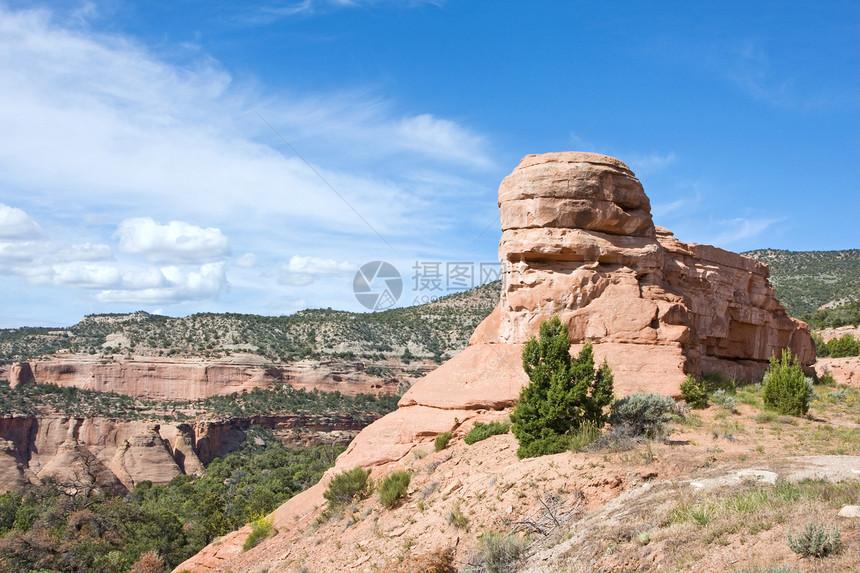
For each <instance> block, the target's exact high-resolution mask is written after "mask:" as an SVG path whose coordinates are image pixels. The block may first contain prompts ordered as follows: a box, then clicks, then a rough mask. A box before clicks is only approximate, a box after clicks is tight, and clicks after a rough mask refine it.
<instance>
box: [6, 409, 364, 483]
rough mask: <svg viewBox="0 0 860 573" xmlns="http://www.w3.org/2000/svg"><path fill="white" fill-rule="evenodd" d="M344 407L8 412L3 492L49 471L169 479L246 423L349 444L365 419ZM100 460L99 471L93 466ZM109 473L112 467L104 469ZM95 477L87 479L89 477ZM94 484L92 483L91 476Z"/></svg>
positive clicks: (231, 439)
mask: <svg viewBox="0 0 860 573" xmlns="http://www.w3.org/2000/svg"><path fill="white" fill-rule="evenodd" d="M365 424H366V422H365V421H364V420H360V419H355V418H352V417H351V416H348V415H345V414H343V415H337V414H334V415H310V414H290V415H268V416H255V417H251V418H234V419H226V420H198V421H194V422H190V423H168V422H164V421H137V420H117V419H113V418H106V417H100V416H98V417H92V418H76V417H68V416H58V415H54V416H41V417H35V416H7V417H2V418H0V492H3V491H6V490H20V489H22V488H23V487H24V486H26V485H27V484H36V483H39V482H40V481H41V480H42V479H45V478H47V477H53V478H55V479H58V480H59V481H67V482H69V483H72V482H76V481H77V482H81V480H83V481H86V479H85V478H86V475H87V474H86V472H87V471H89V472H90V473H91V474H92V475H98V476H99V479H98V482H97V486H98V487H114V486H115V485H116V484H119V483H121V484H122V485H123V486H125V487H126V488H129V489H131V488H132V487H134V485H135V484H137V483H140V482H141V481H144V480H149V481H152V482H153V483H167V482H168V481H170V480H171V479H172V478H173V477H175V476H177V475H179V474H182V473H184V474H193V473H195V472H197V471H198V470H200V469H201V468H202V467H203V465H204V464H208V463H209V462H211V461H212V460H213V459H215V458H216V457H220V456H223V455H225V454H227V453H229V452H231V451H233V450H235V449H236V448H238V447H239V446H240V445H241V444H242V443H243V442H244V441H245V439H246V437H247V434H246V430H247V429H248V427H249V426H251V425H258V426H263V427H266V428H269V429H271V430H272V431H273V434H274V435H275V437H277V438H278V439H279V440H281V442H283V443H284V444H286V445H288V446H300V445H301V446H307V445H316V444H320V443H339V444H346V443H349V442H350V441H351V439H352V438H354V437H355V436H356V434H358V432H359V430H360V429H361V428H362V427H364V425H365ZM95 464H97V465H98V471H97V472H95V473H93V468H95V467H96V465H95ZM108 474H110V475H108ZM91 481H92V480H91ZM91 485H92V484H91Z"/></svg>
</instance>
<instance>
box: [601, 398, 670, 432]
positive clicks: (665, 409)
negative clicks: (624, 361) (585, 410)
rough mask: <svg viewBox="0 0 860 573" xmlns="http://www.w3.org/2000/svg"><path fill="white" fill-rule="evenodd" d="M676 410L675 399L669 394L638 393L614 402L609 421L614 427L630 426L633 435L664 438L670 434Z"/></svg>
mask: <svg viewBox="0 0 860 573" xmlns="http://www.w3.org/2000/svg"><path fill="white" fill-rule="evenodd" d="M674 411H675V401H674V400H673V399H672V398H670V397H669V396H662V395H660V394H642V393H636V394H633V395H632V396H628V397H627V398H622V399H621V400H618V401H617V402H615V403H614V404H612V407H611V408H610V414H609V422H610V423H611V424H612V426H613V428H615V427H626V428H629V430H630V432H629V433H630V434H631V435H633V436H645V437H646V438H649V439H652V440H657V439H663V438H665V437H666V436H668V435H669V422H671V421H672V413H673V412H674Z"/></svg>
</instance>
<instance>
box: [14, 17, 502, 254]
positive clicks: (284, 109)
mask: <svg viewBox="0 0 860 573" xmlns="http://www.w3.org/2000/svg"><path fill="white" fill-rule="evenodd" d="M195 57H198V58H201V59H200V60H199V61H197V62H195V63H194V64H191V65H189V66H186V67H180V66H175V65H171V64H169V63H167V62H165V61H163V60H161V59H159V58H157V57H156V56H154V55H153V54H152V53H150V52H148V51H147V50H146V49H145V48H144V47H142V46H140V45H138V44H135V43H133V42H131V41H129V40H128V39H126V38H123V37H118V36H104V35H101V36H100V35H94V34H87V33H85V32H83V31H80V30H76V29H69V28H63V27H60V26H58V25H57V24H56V23H55V22H54V21H52V18H51V15H50V13H48V12H45V11H39V12H34V11H21V12H12V11H8V10H3V9H2V8H0V94H2V96H3V100H4V105H3V106H0V132H2V133H3V134H4V137H3V138H0V173H3V176H2V177H0V184H4V185H5V186H6V187H8V188H9V189H10V190H11V191H10V194H11V195H12V196H15V193H17V194H18V195H17V196H18V197H20V198H29V197H32V190H33V189H39V190H50V191H40V193H44V194H49V195H50V197H49V199H50V201H52V202H54V203H62V204H64V205H67V206H68V209H69V210H70V211H71V212H72V213H75V212H77V214H80V215H81V216H83V214H84V213H87V212H92V211H96V210H100V209H103V208H104V206H105V205H110V208H111V210H112V211H113V212H114V213H117V212H122V213H124V215H121V217H125V218H129V217H133V216H136V215H138V214H139V213H141V212H145V213H147V214H148V215H150V216H152V217H153V218H155V219H156V220H158V219H161V220H165V219H167V218H177V219H180V220H182V219H185V220H187V219H189V218H191V217H194V218H195V219H199V218H203V219H205V220H207V221H212V222H213V223H215V224H216V226H218V227H220V228H225V224H226V223H227V222H232V221H234V218H235V215H236V214H237V213H242V219H243V221H242V224H243V225H245V226H246V227H247V228H252V227H254V226H255V225H256V226H257V227H258V228H259V227H261V226H263V225H270V224H271V223H272V222H273V221H276V220H278V219H290V220H292V221H297V222H299V221H300V222H301V225H302V226H303V227H305V228H315V229H326V230H334V231H337V232H348V233H368V232H370V233H371V234H372V232H371V231H369V229H368V228H367V226H366V224H365V223H364V222H363V221H362V220H361V219H360V218H359V217H357V216H356V214H355V213H354V212H353V211H352V209H350V207H348V206H347V205H346V204H344V203H343V202H341V200H340V199H339V198H338V197H337V196H336V195H335V194H334V193H333V192H332V191H331V189H329V188H328V186H327V185H326V183H324V182H323V181H321V180H320V179H319V177H318V176H317V175H316V174H315V173H314V172H313V171H312V170H311V169H310V168H309V167H308V166H307V165H306V164H305V163H304V162H303V161H302V160H300V159H298V158H297V157H296V156H295V154H294V153H293V151H292V150H290V149H289V148H288V147H287V146H285V145H284V144H283V142H282V141H280V139H279V138H278V136H277V135H275V134H274V133H272V131H271V130H270V129H269V127H268V126H267V125H266V124H265V123H264V122H263V121H261V119H260V117H258V116H257V114H256V113H255V110H259V111H260V114H261V115H262V116H263V117H264V118H265V119H266V121H268V122H269V123H271V125H272V126H273V127H274V128H275V129H277V130H278V132H279V133H280V134H281V135H283V137H284V138H285V139H286V140H287V141H291V142H300V143H301V144H300V145H299V146H298V147H300V150H301V152H302V154H303V155H304V156H305V157H306V158H307V159H308V161H310V162H311V163H312V164H313V165H314V166H315V168H316V169H317V171H319V172H320V173H321V174H322V175H323V176H324V177H325V179H326V180H327V181H328V182H330V183H331V184H332V185H333V186H334V187H335V189H337V190H338V192H339V193H340V194H341V195H343V197H344V198H345V200H346V201H347V202H348V203H349V204H350V205H352V206H353V207H355V209H356V210H357V211H358V212H359V213H361V214H362V216H363V217H365V218H366V219H367V220H368V221H369V222H370V224H371V225H372V226H373V227H374V228H375V229H377V230H378V231H379V232H380V233H381V234H382V235H383V236H386V237H387V238H390V237H391V236H392V235H393V234H395V233H400V234H405V233H413V232H414V229H415V222H416V221H418V220H421V219H425V220H426V219H430V218H432V217H433V216H434V213H432V212H427V211H426V210H422V209H421V204H422V201H421V199H422V198H421V197H419V196H415V195H413V194H412V193H413V192H417V191H420V192H421V193H424V194H426V193H429V192H432V190H426V191H425V190H423V189H414V188H412V187H411V186H410V185H411V184H410V183H409V181H408V175H404V174H407V173H408V172H409V169H408V167H409V166H416V167H418V166H420V167H424V168H426V167H427V166H428V165H433V164H437V165H438V164H439V163H440V162H441V163H444V165H445V169H448V168H449V167H450V165H451V164H452V163H453V164H456V165H459V166H465V167H468V168H471V167H475V166H479V167H487V166H488V165H491V161H490V159H489V158H490V154H489V153H488V150H487V144H486V141H485V138H483V137H482V136H480V135H477V134H475V133H474V132H472V131H471V130H470V129H468V128H467V127H464V126H462V125H460V124H458V123H456V122H454V121H451V120H448V119H443V118H438V117H435V116H433V115H430V114H422V115H417V116H408V117H403V115H402V114H399V113H398V112H397V110H396V109H395V106H394V105H393V104H391V103H388V102H385V101H383V100H381V99H380V98H379V97H378V96H377V95H374V94H369V93H367V92H366V91H361V90H353V91H342V92H337V93H329V94H325V93H323V94H315V95H313V96H301V95H296V94H293V93H290V92H289V91H288V90H282V91H281V93H280V94H279V95H278V96H277V97H269V96H266V95H261V94H259V93H257V92H256V90H255V88H254V87H252V84H250V83H248V84H239V83H237V82H235V81H234V79H233V78H232V77H231V76H230V74H228V73H227V72H226V71H225V70H223V69H222V68H220V67H219V66H218V65H217V62H214V61H212V60H211V59H205V58H204V57H202V56H199V55H198V56H195ZM49 158H50V160H48V159H49ZM326 158H331V161H330V164H329V165H326V164H325V163H326ZM335 158H336V159H335ZM394 159H396V161H394ZM395 166H396V167H395ZM367 173H374V174H375V175H373V176H368V175H366V174H367ZM389 174H390V176H389ZM81 189H86V190H87V192H86V195H85V196H83V195H82V194H81V192H80V190H81ZM16 190H18V191H16ZM35 199H36V200H38V199H42V197H35ZM233 224H236V223H233ZM231 233H232V231H231Z"/></svg>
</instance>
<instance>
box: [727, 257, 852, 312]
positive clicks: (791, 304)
mask: <svg viewBox="0 0 860 573" xmlns="http://www.w3.org/2000/svg"><path fill="white" fill-rule="evenodd" d="M743 254H744V255H746V256H748V257H752V258H754V259H757V260H759V261H761V262H763V263H767V265H768V266H769V267H770V281H771V283H772V284H773V286H774V287H775V288H776V292H777V297H778V298H779V300H780V302H782V304H783V305H784V306H785V308H786V310H787V311H788V313H789V314H790V315H792V316H796V317H800V316H802V315H804V314H806V313H811V312H813V311H815V310H816V309H818V308H821V307H834V306H839V305H842V304H845V303H848V302H851V301H858V300H860V249H851V250H847V251H798V252H793V251H781V250H778V249H760V250H757V251H749V252H746V253H743Z"/></svg>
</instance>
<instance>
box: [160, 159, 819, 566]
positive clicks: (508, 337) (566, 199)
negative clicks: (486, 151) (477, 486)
mask: <svg viewBox="0 0 860 573" xmlns="http://www.w3.org/2000/svg"><path fill="white" fill-rule="evenodd" d="M499 208H500V210H501V216H502V219H501V220H502V231H503V234H502V239H501V242H500V244H499V256H500V259H501V260H502V262H503V263H504V264H505V266H506V269H505V273H504V280H503V284H502V293H501V300H500V303H499V306H498V307H497V308H496V309H495V310H494V311H493V313H492V314H491V315H490V316H488V317H487V318H486V319H485V320H484V322H483V323H481V325H480V326H479V327H478V328H477V329H476V331H475V333H474V335H473V336H472V339H471V341H470V346H469V347H468V348H466V349H465V350H463V351H462V352H461V353H460V354H458V355H456V356H455V357H454V358H452V359H451V360H449V361H448V362H446V363H445V364H443V365H442V366H440V367H439V368H438V369H437V370H435V371H433V372H431V373H430V374H428V375H427V376H426V377H425V378H424V379H422V380H420V381H418V382H417V383H416V384H414V385H413V386H412V387H411V388H410V390H409V391H408V392H407V393H406V394H405V395H404V396H403V398H402V399H401V400H400V403H399V406H400V407H399V409H398V410H397V411H395V412H392V413H390V414H388V415H386V416H384V417H382V418H380V419H379V420H377V421H376V422H374V423H373V424H371V425H369V426H368V427H366V428H365V429H364V430H362V431H361V433H359V435H358V436H357V437H356V439H355V440H353V442H352V443H351V444H350V446H349V448H348V449H347V450H346V451H345V452H344V453H343V454H342V455H341V456H340V457H339V458H338V460H337V463H336V465H335V467H334V468H333V469H332V470H330V471H329V472H327V474H326V475H325V476H324V477H323V479H322V480H321V481H320V483H319V484H317V485H316V486H314V487H313V488H311V489H309V490H307V491H305V492H303V493H301V494H299V495H298V496H296V497H294V498H293V499H291V500H290V501H289V502H287V503H286V504H284V505H283V506H281V507H280V508H278V509H277V510H276V511H275V512H274V513H273V514H272V516H273V519H274V525H275V527H276V528H277V527H279V526H283V527H284V529H287V528H288V527H289V524H291V523H292V522H293V521H294V520H296V519H299V518H300V517H302V516H306V515H307V514H309V513H310V512H312V511H313V510H314V507H322V506H323V505H324V499H323V497H322V493H323V492H324V490H325V485H326V483H327V481H328V480H329V479H331V476H333V475H334V474H336V473H338V472H341V471H344V470H348V469H351V468H353V467H355V466H356V465H360V466H363V467H370V468H374V470H375V472H376V473H377V474H383V473H384V472H385V471H387V469H389V468H391V467H394V466H396V465H397V464H399V463H402V462H403V460H404V459H406V457H407V456H408V455H410V453H411V452H413V451H415V450H428V451H429V449H430V448H432V444H431V443H432V441H433V438H434V437H435V436H436V435H438V434H440V433H442V432H445V431H452V432H454V433H455V435H462V434H463V433H465V431H466V430H468V429H469V428H470V427H471V426H472V423H473V422H474V421H476V420H487V419H492V418H494V417H500V416H501V415H503V413H504V411H505V409H506V408H509V407H510V406H511V405H513V403H514V401H515V400H516V399H517V398H518V396H519V392H520V389H521V388H522V386H523V385H525V384H527V383H528V378H527V377H526V375H525V373H524V372H523V369H522V358H521V353H522V345H523V344H524V343H525V342H526V341H527V340H528V339H529V337H530V336H533V335H535V334H536V333H537V332H538V329H539V326H540V323H541V322H543V321H544V320H546V319H548V318H550V317H552V316H553V315H555V314H557V315H559V316H560V317H561V319H562V320H563V321H564V322H565V323H567V324H568V325H569V329H570V333H571V338H572V340H573V342H574V343H576V345H577V347H578V346H581V345H582V344H583V343H585V342H586V341H589V340H590V341H592V342H593V344H594V349H595V356H596V358H597V359H598V360H600V359H603V358H606V359H607V360H608V361H609V364H610V366H611V368H612V371H613V373H614V375H615V389H616V393H618V394H622V395H624V394H630V393H633V392H636V391H637V390H640V389H641V390H644V391H647V392H659V393H662V394H667V395H678V394H679V393H680V392H679V385H680V383H681V382H682V381H683V380H684V378H685V375H686V374H688V373H690V374H696V375H699V374H702V373H703V372H704V373H709V372H723V373H726V374H728V375H734V376H741V377H744V378H755V377H758V376H760V375H761V374H762V373H763V372H764V370H765V368H766V366H767V359H768V358H769V356H770V355H771V353H773V352H779V351H780V350H781V349H782V348H784V347H788V348H791V350H792V352H794V353H795V354H796V355H798V356H799V358H800V360H801V362H803V363H804V364H806V365H808V364H810V363H812V362H813V361H814V359H815V349H814V345H813V343H812V339H811V337H810V335H809V330H808V327H807V326H806V325H805V324H804V323H801V322H799V321H796V320H794V319H791V318H790V317H788V316H787V315H786V313H785V311H784V309H783V308H782V306H781V305H780V304H779V302H778V301H777V300H776V299H775V298H774V290H773V289H772V288H771V287H770V285H769V284H768V282H767V277H768V271H767V267H766V266H764V265H762V264H760V263H757V262H756V261H753V260H751V259H747V258H745V257H742V256H740V255H736V254H734V253H730V252H728V251H724V250H722V249H717V248H715V247H708V246H703V245H690V244H685V243H682V242H680V241H678V240H676V239H675V238H674V237H673V236H672V235H671V233H669V232H668V231H667V230H665V229H660V228H657V227H655V226H654V224H653V222H652V220H651V213H650V203H649V201H648V198H647V196H646V195H645V193H644V191H643V190H642V186H641V184H640V183H639V181H638V180H637V179H636V177H635V176H634V175H633V173H632V172H631V171H630V169H629V168H628V167H627V166H626V165H624V164H623V163H622V162H621V161H619V160H617V159H614V158H611V157H606V156H603V155H597V154H591V153H552V154H547V155H530V156H528V157H526V158H525V159H523V161H522V163H521V164H520V166H519V167H518V168H517V169H516V170H515V171H514V172H513V173H512V174H511V175H510V176H508V177H507V178H506V179H505V180H504V181H503V182H502V184H501V187H500V188H499ZM249 532H250V528H247V527H246V528H245V529H243V530H240V531H238V532H235V533H233V534H230V535H228V536H227V537H225V538H222V539H221V540H219V542H218V544H217V545H214V544H213V545H210V546H208V547H207V548H205V549H204V550H203V551H201V552H200V553H199V554H198V555H196V556H195V557H193V558H192V559H190V560H188V561H186V562H185V563H183V564H181V565H180V566H179V567H177V569H176V570H177V571H180V570H183V569H188V570H191V571H209V570H212V569H222V570H229V569H230V567H231V563H233V562H234V561H233V560H236V559H239V557H238V556H239V549H240V547H241V545H242V543H243V542H244V539H245V537H247V534H248V533H249Z"/></svg>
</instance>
